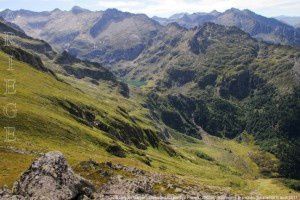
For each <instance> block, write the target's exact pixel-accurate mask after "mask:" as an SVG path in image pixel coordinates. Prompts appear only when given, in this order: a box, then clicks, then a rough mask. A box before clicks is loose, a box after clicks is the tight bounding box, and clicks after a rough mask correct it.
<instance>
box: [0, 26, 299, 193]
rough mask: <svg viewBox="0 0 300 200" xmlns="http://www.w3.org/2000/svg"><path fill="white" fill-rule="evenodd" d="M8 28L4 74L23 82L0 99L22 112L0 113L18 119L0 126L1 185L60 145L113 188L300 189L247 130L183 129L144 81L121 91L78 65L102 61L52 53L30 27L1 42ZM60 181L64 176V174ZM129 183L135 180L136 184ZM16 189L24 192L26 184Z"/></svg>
mask: <svg viewBox="0 0 300 200" xmlns="http://www.w3.org/2000/svg"><path fill="white" fill-rule="evenodd" d="M2 27H5V26H4V25H2ZM7 28H9V27H5V29H7ZM10 28H12V27H10ZM2 34H3V33H2ZM2 34H1V35H0V40H1V42H0V47H1V50H0V71H1V73H0V79H1V80H4V79H7V78H14V79H15V80H16V81H17V85H16V89H17V92H16V94H14V95H12V96H7V95H4V94H3V93H2V92H1V96H0V97H1V98H0V105H1V107H5V106H7V104H8V103H15V104H16V106H17V115H16V117H15V118H8V117H7V116H5V115H1V116H0V125H1V126H2V127H6V126H8V125H9V126H14V127H16V132H15V134H14V135H7V133H6V132H5V130H4V129H0V138H1V140H0V156H1V160H0V186H3V185H9V186H11V185H12V183H13V182H14V181H16V180H17V179H18V177H19V176H20V173H21V172H22V171H25V169H26V168H27V167H28V166H29V165H30V163H31V161H32V160H33V158H35V157H38V156H39V155H40V154H41V153H45V152H48V151H51V150H56V151H57V150H59V151H61V152H63V153H64V154H65V155H66V157H67V159H68V161H69V162H70V164H71V165H72V166H73V167H74V169H75V171H76V172H78V173H80V174H81V175H82V176H84V177H85V178H87V179H89V180H90V181H92V183H93V184H94V185H95V186H96V189H97V190H98V189H100V188H101V189H102V190H101V191H102V192H104V191H106V190H107V191H109V192H116V190H114V188H116V187H117V189H122V191H123V192H126V193H128V194H135V193H137V194H139V195H141V191H142V192H143V193H145V194H151V195H153V194H155V195H157V196H160V195H169V194H171V195H181V194H182V193H183V192H188V193H189V192H190V191H191V192H197V193H198V191H199V190H200V193H201V194H204V195H205V194H209V195H212V194H214V195H220V194H222V195H224V194H241V195H247V194H249V193H252V194H253V193H255V195H274V194H277V195H278V194H281V195H287V194H290V195H296V194H297V193H296V192H295V191H294V190H292V189H288V188H287V187H286V185H285V184H290V180H286V179H279V178H278V164H279V163H278V160H277V159H276V158H275V157H274V155H272V154H270V153H266V152H264V151H262V150H260V149H259V148H258V147H257V146H256V145H255V144H254V143H253V142H254V141H253V139H252V138H251V136H250V135H247V134H243V135H242V136H241V138H240V139H239V140H229V139H221V138H217V137H214V136H210V135H208V134H206V133H205V132H203V131H202V130H201V129H200V126H199V130H198V131H199V133H198V136H199V137H198V138H199V139H200V138H201V139H202V140H199V139H196V138H193V137H189V136H186V135H184V134H182V133H184V132H182V133H180V132H179V131H177V130H175V129H173V128H170V127H169V126H165V125H164V123H162V122H161V121H160V120H159V118H156V115H155V113H154V112H153V111H154V109H152V108H151V106H153V105H154V104H152V103H151V104H150V103H149V102H148V100H147V98H146V97H145V94H144V93H141V91H140V92H138V91H135V90H134V89H132V91H131V94H130V96H127V97H126V98H125V97H124V96H122V95H121V94H119V92H118V91H116V88H115V87H114V85H115V84H113V85H112V84H111V82H113V81H114V79H113V78H112V77H110V78H111V80H109V81H107V79H103V77H100V80H101V81H99V82H98V84H95V83H94V82H93V81H92V82H90V81H86V80H84V79H81V77H80V74H81V73H79V72H80V70H79V69H82V68H83V67H84V68H85V69H94V68H99V69H101V68H100V67H99V66H95V65H97V64H96V63H91V62H84V61H81V60H79V59H77V58H74V57H73V56H71V55H69V54H68V53H66V52H63V53H62V54H55V52H53V50H51V49H52V48H51V47H50V46H48V45H47V43H45V42H43V41H40V40H35V39H32V38H29V37H26V38H25V37H21V36H15V37H14V40H13V41H14V43H13V44H12V45H10V46H5V45H4V43H3V41H4V38H3V37H4V36H5V35H2ZM21 41H22V43H17V42H21ZM30 44H31V45H33V46H30ZM28 45H29V46H30V47H31V48H28ZM40 45H42V46H44V45H45V47H49V48H48V51H46V52H48V53H49V52H52V53H49V54H44V53H45V52H44V51H39V48H37V47H39V46H40ZM5 52H6V53H5ZM12 52H15V54H14V57H13V67H14V69H15V70H13V71H9V70H7V63H8V54H7V53H9V54H11V53H12ZM47 55H48V56H49V57H50V58H49V57H48V56H47ZM52 56H53V58H52ZM37 64H38V65H37ZM53 65H54V67H53ZM37 66H43V68H39V67H37ZM67 66H68V67H67ZM50 67H52V68H51V69H53V71H51V70H50V71H49V69H50ZM66 67H67V70H66V71H65V72H64V73H68V72H69V70H71V71H72V74H73V75H74V76H69V74H64V73H61V72H62V71H61V70H63V69H65V68H66ZM78 70H79V71H78ZM73 71H75V73H73ZM103 73H104V74H105V73H106V71H104V72H103ZM88 74H92V75H93V76H95V75H97V73H94V72H92V73H88ZM66 75H67V76H66ZM78 75H79V76H78ZM92 78H93V80H96V78H94V77H92ZM113 83H114V82H113ZM2 89H3V88H1V91H2ZM155 102H156V101H155ZM155 110H156V109H155ZM12 112H13V111H12ZM171 115H172V113H171ZM166 116H168V115H166ZM166 119H168V117H166ZM59 161H62V160H61V159H59ZM108 161H110V162H108ZM63 162H64V163H65V161H63ZM103 162H105V163H103ZM106 162H107V163H106ZM112 163H113V164H112ZM46 164H47V163H46ZM53 164H55V165H58V164H59V162H56V161H54V162H53ZM120 164H122V165H120ZM124 165H125V166H124ZM35 166H36V165H35ZM127 166H128V167H127ZM129 166H134V167H135V168H132V167H129ZM30 169H33V168H30ZM48 169H50V170H51V172H50V173H54V174H55V173H56V172H57V173H61V172H62V171H63V170H62V171H61V169H60V168H55V169H56V170H58V171H53V170H52V168H49V167H47V168H43V167H41V168H39V169H38V170H41V171H42V172H41V174H38V170H34V172H33V173H34V174H38V175H39V177H40V178H41V179H42V177H43V176H44V175H45V174H43V173H44V172H45V173H46V176H47V175H49V173H47V170H48ZM63 169H65V168H63ZM141 169H143V170H145V171H146V172H144V171H141ZM29 171H30V170H29ZM158 173H159V174H158ZM27 174H28V173H27ZM24 176H26V173H25V174H23V177H24ZM114 177H116V178H118V179H113V178H114ZM119 177H122V178H121V179H119ZM274 177H276V178H274ZM53 178H54V179H55V180H56V178H57V179H59V178H60V176H58V177H53ZM23 180H24V179H22V178H21V181H23ZM35 180H37V179H35ZM43 180H44V179H43ZM117 180H119V182H116V181H117ZM28 181H29V182H30V181H33V182H35V181H34V180H28ZM141 182H142V183H143V184H142V185H141ZM39 183H41V182H39ZM63 183H65V182H61V181H60V179H59V180H58V184H63ZM68 183H70V184H75V183H72V182H68ZM132 184H134V185H138V186H140V187H139V189H137V190H134V191H132ZM47 185H48V186H49V184H47ZM120 185H122V187H120ZM257 185H258V187H257ZM51 187H52V186H51ZM103 187H104V189H106V190H103ZM110 187H111V188H110ZM294 188H295V187H294ZM19 189H24V190H25V191H24V192H23V193H22V195H27V194H26V192H28V190H27V189H28V187H24V188H23V187H19ZM45 189H46V188H45ZM29 190H30V189H29ZM4 191H5V190H4ZM14 192H16V191H14ZM34 192H38V193H39V192H40V191H34ZM39 194H40V193H39ZM3 195H4V196H5V195H6V194H5V193H4V194H3V193H2V191H1V193H0V196H1V197H2V196H3ZM29 195H30V194H29ZM104 199H106V197H104Z"/></svg>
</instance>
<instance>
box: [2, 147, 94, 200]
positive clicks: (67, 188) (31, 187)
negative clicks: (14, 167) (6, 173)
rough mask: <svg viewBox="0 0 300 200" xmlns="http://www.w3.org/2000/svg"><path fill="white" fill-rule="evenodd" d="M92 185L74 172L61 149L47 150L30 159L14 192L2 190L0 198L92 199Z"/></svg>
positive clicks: (16, 183)
mask: <svg viewBox="0 0 300 200" xmlns="http://www.w3.org/2000/svg"><path fill="white" fill-rule="evenodd" d="M94 190H95V188H94V186H93V185H92V184H91V183H90V182H89V181H87V180H85V179H84V178H82V177H80V176H78V175H76V174H75V173H74V172H73V170H72V169H71V168H70V167H69V166H68V164H67V161H66V159H65V158H64V156H63V154H62V153H60V152H49V153H47V154H45V155H43V156H42V157H40V158H38V159H37V160H35V161H34V162H33V164H32V165H31V166H30V168H29V169H28V170H27V171H25V172H24V173H23V174H22V176H21V178H20V180H19V181H17V182H15V184H14V186H13V191H12V192H10V191H9V190H3V191H1V192H0V199H1V200H2V199H33V200H35V199H36V200H40V199H44V200H48V199H49V200H50V199H51V200H66V199H83V198H86V197H88V198H93V196H92V195H93V192H94Z"/></svg>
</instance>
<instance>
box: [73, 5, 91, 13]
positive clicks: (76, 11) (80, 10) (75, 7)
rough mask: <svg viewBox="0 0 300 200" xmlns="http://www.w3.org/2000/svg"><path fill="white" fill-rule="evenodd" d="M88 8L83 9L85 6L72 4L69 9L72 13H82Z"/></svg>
mask: <svg viewBox="0 0 300 200" xmlns="http://www.w3.org/2000/svg"><path fill="white" fill-rule="evenodd" d="M88 11H89V10H88V9H85V8H81V7H79V6H74V7H73V8H72V9H71V12H72V13H73V14H80V13H83V12H88Z"/></svg>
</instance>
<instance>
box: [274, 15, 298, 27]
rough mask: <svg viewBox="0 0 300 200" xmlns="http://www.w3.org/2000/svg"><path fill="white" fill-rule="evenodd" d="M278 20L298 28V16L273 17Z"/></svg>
mask: <svg viewBox="0 0 300 200" xmlns="http://www.w3.org/2000/svg"><path fill="white" fill-rule="evenodd" d="M275 18H276V19H278V20H279V21H282V22H284V23H286V24H289V25H291V26H294V27H295V28H300V17H290V16H284V15H283V16H278V17H275Z"/></svg>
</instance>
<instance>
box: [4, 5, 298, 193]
mask: <svg viewBox="0 0 300 200" xmlns="http://www.w3.org/2000/svg"><path fill="white" fill-rule="evenodd" d="M6 12H8V11H6ZM18 12H19V13H18V15H20V17H18V18H15V17H14V15H11V21H14V22H16V23H17V22H18V21H16V20H18V19H19V20H20V19H24V17H25V16H26V17H25V18H26V19H28V20H32V19H33V18H36V19H37V21H36V22H35V23H33V22H28V23H26V24H20V26H21V27H22V28H24V30H25V32H26V33H28V32H31V31H29V30H32V29H34V30H35V31H36V30H38V29H43V31H44V33H42V35H35V34H37V32H35V31H33V32H31V33H33V35H31V36H33V37H38V38H40V39H42V38H43V39H45V40H46V38H47V41H48V42H50V44H53V45H54V47H55V49H53V48H52V47H51V46H50V45H49V44H48V43H47V42H45V41H43V40H40V39H34V38H32V37H29V36H27V35H26V34H25V33H24V32H23V31H22V30H20V28H19V27H18V26H16V25H12V24H10V23H8V22H6V21H4V20H1V23H0V32H1V34H0V48H1V52H0V64H1V65H0V66H1V73H0V77H1V80H4V79H5V78H6V77H13V78H14V79H16V80H17V85H16V86H17V93H16V94H15V96H11V97H6V98H2V97H4V95H2V93H1V95H2V96H1V98H0V102H1V106H5V105H6V104H7V102H10V101H13V102H15V103H16V104H17V110H18V113H17V117H16V118H14V119H9V118H7V117H5V116H3V115H1V116H0V125H1V126H3V127H4V126H7V124H9V125H11V126H15V127H16V140H15V141H14V142H12V143H7V142H5V141H4V140H1V141H0V154H1V158H3V159H2V160H1V161H0V162H1V165H0V166H1V169H3V170H0V175H1V177H0V185H1V186H2V185H4V184H8V185H10V186H11V184H12V183H13V182H14V181H15V180H17V179H18V177H19V175H20V173H21V172H22V171H24V170H25V169H26V168H27V167H28V166H29V165H30V163H31V161H32V159H33V158H34V157H36V156H37V155H38V154H39V153H43V152H47V151H50V150H59V151H61V152H63V153H64V155H66V158H67V159H68V161H69V162H70V164H71V165H72V166H74V169H75V170H76V169H77V170H78V171H77V172H78V173H80V174H81V175H82V176H84V177H86V178H88V179H90V180H92V181H93V182H94V183H97V184H96V185H99V186H103V184H105V183H106V181H107V178H106V177H104V176H102V174H99V173H98V171H97V172H96V171H95V170H96V168H94V166H97V170H100V171H101V166H102V165H101V164H99V163H101V162H103V161H105V162H106V161H111V162H113V163H121V164H123V165H126V166H135V167H137V168H139V169H143V170H146V171H148V172H150V173H151V172H156V173H157V172H159V173H163V174H165V175H166V177H164V179H166V180H167V181H165V182H164V181H161V182H159V183H157V184H155V185H154V186H153V188H151V191H154V192H155V194H158V195H159V194H167V193H176V191H177V193H180V188H179V189H178V190H176V189H174V188H173V189H170V187H169V186H168V184H167V183H169V182H170V180H174V179H177V177H176V176H178V177H181V178H182V179H183V180H185V181H186V182H185V183H184V184H185V185H188V186H194V185H197V186H198V187H200V189H201V190H203V191H206V192H208V193H215V194H220V193H221V194H225V193H229V194H243V195H247V194H250V193H252V192H255V194H265V195H267V194H268V195H271V194H278V193H280V194H282V195H286V194H297V193H296V192H295V191H294V190H293V189H297V188H299V187H298V186H297V184H298V182H297V180H291V179H285V178H299V149H298V148H299V56H300V55H299V49H296V48H293V47H291V46H281V45H271V44H266V43H264V42H259V41H257V40H256V39H253V38H252V37H251V36H250V35H249V34H247V33H245V32H243V31H241V30H240V29H238V28H233V27H225V26H221V25H216V24H213V23H205V24H203V25H202V26H200V27H195V28H192V29H186V28H183V27H181V26H179V25H178V24H176V23H173V24H169V25H167V26H161V25H159V24H158V23H157V22H155V21H153V20H152V19H149V18H148V17H147V16H145V15H134V14H130V13H123V12H120V11H117V10H115V9H112V10H107V11H105V12H91V11H88V10H84V9H79V8H74V9H73V10H72V11H70V12H68V11H60V10H54V11H52V12H42V13H34V12H31V11H24V10H21V11H18ZM49 16H57V17H58V18H60V19H62V18H64V19H65V21H68V22H70V23H68V25H66V24H65V23H64V25H65V26H64V27H63V28H62V29H61V30H62V31H61V32H59V34H58V32H57V29H53V30H52V31H53V32H51V31H49V30H50V29H51V27H52V26H55V24H56V23H58V22H57V21H56V23H54V22H53V24H52V22H51V21H47V20H50V19H49ZM51 19H53V18H51ZM75 19H76V20H77V19H80V20H81V21H80V22H81V23H75V22H74V20H75ZM87 21H89V22H91V23H90V24H88V25H89V26H85V27H86V29H85V30H84V31H82V32H80V33H77V32H74V33H73V32H72V31H71V30H73V31H74V30H83V29H82V27H81V26H82V24H83V25H86V22H87ZM22 22H24V21H22ZM73 22H74V24H73ZM20 23H21V21H20ZM51 24H52V25H51ZM91 25H92V26H91ZM78 26H80V27H78ZM26 27H27V28H26ZM30 27H31V28H30ZM136 27H139V28H138V29H137V28H136ZM125 30H126V31H125ZM5 32H11V33H13V35H12V45H10V46H5V45H4V44H5V40H4V37H5ZM66 33H72V34H71V35H69V34H67V35H66ZM120 33H124V34H120ZM44 36H45V37H44ZM85 36H86V37H85ZM118 36H120V37H118ZM83 38H87V40H84V39H83ZM60 39H61V40H60ZM103 39H105V42H106V43H105V44H101V45H100V46H101V48H103V49H101V48H100V49H99V48H98V46H97V45H99V44H98V43H97V42H99V41H103ZM129 44H130V45H129ZM65 45H67V46H68V47H65ZM56 49H58V51H56ZM64 49H65V50H66V51H63V50H64ZM8 55H12V56H13V65H14V68H15V70H14V71H7V70H6V66H7V62H8ZM79 58H81V59H79ZM83 58H84V59H85V60H83ZM96 61H97V62H96ZM99 62H100V63H102V64H99ZM104 66H105V67H104ZM112 71H113V72H112ZM116 75H117V76H116ZM121 80H122V81H121ZM126 83H127V84H126ZM4 89H5V88H4ZM2 90H3V89H1V91H2ZM5 134H6V133H5V132H4V131H3V130H1V136H2V138H5V136H6V135H5ZM258 145H259V146H258ZM16 163H17V164H16ZM95 163H96V164H95ZM97 163H98V164H97ZM85 165H88V166H85ZM13 166H17V167H13ZM86 167H87V168H86ZM118 173H119V172H118ZM122 175H123V176H126V174H122ZM171 175H174V176H175V178H174V176H171ZM109 176H113V174H110V175H109ZM3 177H4V178H3ZM170 177H172V178H170ZM283 177H285V178H283ZM126 178H130V176H128V177H126ZM131 178H132V177H131ZM169 178H170V179H169ZM180 180H181V179H180ZM176 184H179V186H178V187H181V186H180V183H177V182H176ZM181 184H182V183H181ZM257 185H259V187H257ZM287 185H288V186H289V187H290V188H292V189H290V188H287V187H286V186H287ZM211 186H213V187H211ZM181 191H182V190H181Z"/></svg>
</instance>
